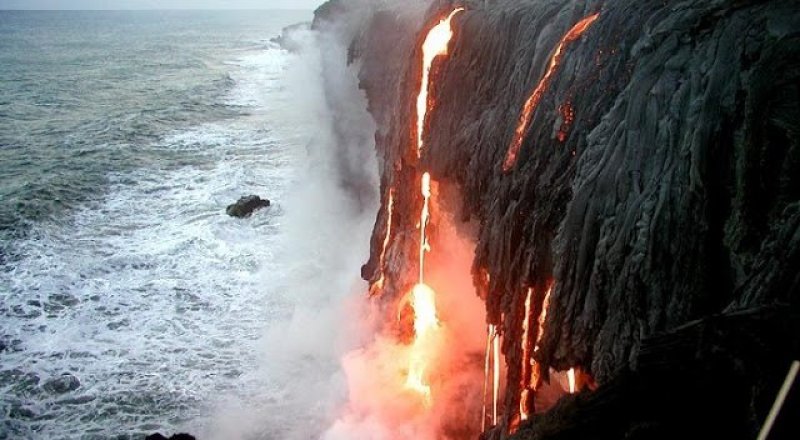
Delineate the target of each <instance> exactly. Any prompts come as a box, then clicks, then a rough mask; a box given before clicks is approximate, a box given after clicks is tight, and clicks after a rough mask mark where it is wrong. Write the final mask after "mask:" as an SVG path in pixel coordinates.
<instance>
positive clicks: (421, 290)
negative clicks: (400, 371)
mask: <svg viewBox="0 0 800 440" xmlns="http://www.w3.org/2000/svg"><path fill="white" fill-rule="evenodd" d="M422 196H423V198H424V203H423V207H422V213H421V214H420V218H419V230H420V238H419V240H420V241H419V282H418V283H417V285H415V286H414V289H413V290H412V291H411V296H412V297H411V306H412V307H413V309H414V342H413V343H412V345H411V360H410V365H409V367H408V378H407V379H406V387H407V388H409V389H412V390H415V391H417V392H418V393H420V394H422V395H423V396H424V397H425V401H426V403H427V404H430V403H431V388H430V386H429V385H428V384H427V383H426V382H425V377H424V376H425V367H426V363H427V362H426V350H425V347H427V346H428V345H429V338H430V337H431V335H432V333H433V332H435V331H436V328H437V327H438V326H439V320H438V319H437V318H436V292H434V291H433V289H431V288H430V287H429V286H428V285H426V284H425V252H427V251H428V250H429V249H430V246H429V245H428V237H427V235H426V230H427V226H428V220H429V219H430V211H429V203H430V198H431V176H430V174H428V173H425V174H423V175H422Z"/></svg>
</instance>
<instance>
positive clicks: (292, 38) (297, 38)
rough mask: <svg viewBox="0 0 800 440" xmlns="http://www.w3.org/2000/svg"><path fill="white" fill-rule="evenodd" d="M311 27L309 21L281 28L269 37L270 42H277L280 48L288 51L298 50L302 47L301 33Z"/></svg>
mask: <svg viewBox="0 0 800 440" xmlns="http://www.w3.org/2000/svg"><path fill="white" fill-rule="evenodd" d="M310 28H311V23H297V24H293V25H291V26H287V27H285V28H283V30H282V31H281V34H280V35H279V36H277V37H275V38H272V39H270V41H271V42H273V43H275V44H278V45H279V46H280V47H281V48H282V49H285V50H288V51H289V52H293V53H295V52H299V51H300V49H301V48H302V47H303V43H302V41H303V39H302V35H303V34H304V31H308V30H309V29H310Z"/></svg>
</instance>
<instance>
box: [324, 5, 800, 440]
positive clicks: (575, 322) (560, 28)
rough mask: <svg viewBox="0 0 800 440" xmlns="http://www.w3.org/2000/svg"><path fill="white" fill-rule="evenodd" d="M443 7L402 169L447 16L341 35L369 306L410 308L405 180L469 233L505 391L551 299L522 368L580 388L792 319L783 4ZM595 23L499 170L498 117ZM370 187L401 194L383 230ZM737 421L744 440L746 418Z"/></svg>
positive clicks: (381, 21) (397, 19)
mask: <svg viewBox="0 0 800 440" xmlns="http://www.w3.org/2000/svg"><path fill="white" fill-rule="evenodd" d="M459 5H463V6H465V7H466V11H465V12H463V13H461V14H459V16H458V17H457V18H456V19H455V20H454V23H455V27H456V29H455V32H456V36H455V38H454V40H453V42H452V44H451V47H450V55H449V57H448V58H447V59H446V61H444V60H442V61H438V62H436V63H435V64H434V69H433V76H434V78H435V82H434V84H433V86H432V90H431V97H432V102H433V103H435V107H434V109H433V110H432V111H431V114H430V117H429V119H428V120H427V122H426V129H425V132H424V136H425V137H426V139H427V145H428V146H429V147H428V148H427V149H426V150H425V151H424V152H423V155H422V157H421V158H420V159H417V157H416V155H415V154H414V152H413V151H412V146H413V143H412V138H413V136H414V134H413V129H412V127H413V125H414V121H413V118H414V117H415V113H414V99H415V97H416V96H415V93H416V90H418V88H419V82H420V78H419V74H418V67H417V66H418V63H419V59H420V53H419V51H420V49H419V43H420V39H421V38H422V37H421V36H420V33H421V31H422V29H424V28H425V27H426V26H429V25H430V23H431V22H433V21H434V20H435V19H436V18H438V17H439V16H441V14H442V13H443V12H444V11H446V10H450V9H452V8H453V7H454V4H452V3H450V2H445V1H439V2H434V4H433V5H431V6H430V7H429V8H428V9H427V12H426V13H425V15H424V16H420V15H419V14H414V13H406V12H403V11H404V9H403V8H402V7H392V6H383V7H376V8H375V11H374V13H372V14H371V15H370V16H371V19H370V20H367V21H366V22H364V23H363V26H362V27H361V28H360V29H359V31H358V32H355V33H354V34H353V35H354V38H353V42H352V46H351V56H352V57H353V60H354V61H355V60H357V61H358V62H359V63H361V70H360V78H361V84H362V87H363V88H364V90H365V91H366V93H367V96H368V98H369V102H370V109H369V110H370V112H371V113H372V114H373V116H374V118H375V120H376V122H377V126H378V132H377V133H376V143H377V151H378V155H379V158H380V159H381V163H382V170H381V171H382V174H381V194H382V201H383V203H382V209H381V210H380V212H379V213H378V215H377V220H376V227H375V231H374V235H373V242H372V248H373V252H372V258H371V259H370V261H369V262H367V264H366V265H365V267H364V270H363V275H364V277H365V278H366V279H368V280H371V281H375V280H376V279H377V278H378V277H379V276H380V274H381V273H384V272H385V274H386V275H387V276H386V289H385V291H386V292H387V293H386V294H387V295H389V296H391V295H395V296H396V295H399V294H400V292H404V291H406V290H407V289H408V288H409V287H410V284H411V283H412V280H410V279H409V276H407V275H405V274H406V273H408V272H409V270H408V267H407V266H408V264H409V262H413V261H415V259H414V257H413V254H414V252H415V249H416V246H418V244H419V243H418V242H417V241H415V240H418V239H417V237H416V233H415V232H414V230H415V222H416V220H417V219H416V218H415V217H413V216H410V217H409V216H406V217H403V216H402V215H401V214H398V213H402V212H418V209H419V203H420V201H419V200H418V197H415V196H416V194H418V187H419V183H418V182H419V176H420V174H421V171H422V170H423V169H425V170H430V172H431V174H432V176H433V178H434V179H435V180H436V181H438V182H440V183H441V184H442V186H443V188H444V189H443V193H447V194H454V196H453V197H452V200H451V201H450V202H449V205H448V206H451V207H453V206H454V207H455V208H451V209H457V210H458V211H459V212H458V215H459V217H460V218H461V219H463V220H464V221H465V222H466V221H470V222H472V223H474V224H476V225H477V233H476V237H475V238H476V240H477V250H476V254H475V260H474V261H475V262H474V275H475V278H476V284H477V287H478V291H479V294H481V295H482V296H483V297H484V298H485V300H486V308H487V316H488V320H489V322H490V323H493V324H498V325H501V326H502V327H501V328H502V329H503V334H504V344H503V354H504V355H505V358H506V362H507V364H508V365H509V368H508V372H507V380H506V382H507V383H508V384H517V383H520V380H521V377H520V375H521V374H523V372H522V371H521V370H520V368H518V367H515V366H518V365H521V364H522V362H521V356H522V350H521V348H520V347H521V338H522V330H521V329H522V321H523V320H524V319H526V316H525V315H524V310H525V309H524V306H523V303H524V301H525V299H526V295H527V292H528V289H532V292H534V293H533V303H534V306H533V308H532V310H531V312H530V313H532V314H534V316H538V315H539V313H540V311H541V308H542V303H543V299H544V295H545V292H547V290H548V289H549V288H551V287H552V293H551V295H550V305H549V308H548V311H547V318H546V321H545V329H546V331H545V332H544V334H543V338H542V341H541V347H540V350H538V351H537V352H536V354H535V358H536V360H537V361H538V362H540V363H542V364H543V365H546V366H549V367H552V368H554V369H556V370H564V369H567V368H571V367H580V368H581V369H582V370H583V371H586V372H587V373H589V374H591V375H592V376H593V377H594V379H595V380H596V381H597V383H598V384H600V385H601V389H603V388H602V386H603V385H604V384H605V385H609V384H612V383H614V382H615V381H617V380H619V378H620V377H622V376H623V375H625V374H628V372H631V371H632V372H637V371H638V370H640V369H641V365H640V362H641V361H642V347H643V344H644V345H645V346H649V345H648V344H650V342H648V341H656V340H657V338H658V337H663V335H665V334H669V332H671V331H673V330H674V329H676V328H679V327H680V326H682V325H684V324H686V323H689V322H693V321H694V320H697V319H701V318H704V317H709V316H712V315H716V314H720V313H723V312H726V313H737V311H740V310H745V309H756V308H759V307H762V306H774V305H776V304H782V305H786V306H787V308H781V310H783V312H781V313H789V314H792V313H794V314H796V313H797V311H798V299H800V295H798V290H799V289H800V9H799V8H798V7H797V4H796V2H795V1H792V0H785V1H782V0H774V1H755V0H753V1H747V0H739V1H733V0H729V1H723V0H685V1H673V0H669V1H664V0H618V1H613V2H601V1H577V0H530V1H523V2H520V1H511V0H508V1H505V0H497V1H466V2H460V3H459ZM337 8H342V10H346V9H347V2H339V3H338V6H337ZM330 9H332V8H330V7H329V8H328V10H330ZM328 13H329V12H326V11H321V12H320V14H319V15H318V21H319V22H324V21H325V20H326V16H327V15H326V14H328ZM595 13H599V17H598V18H597V20H596V21H595V22H594V23H593V24H592V26H591V27H589V28H588V29H587V30H586V31H585V32H584V33H583V35H582V36H580V38H578V39H576V40H575V41H572V42H571V43H569V44H568V45H565V46H564V47H563V53H562V55H563V56H562V57H561V59H560V63H559V64H558V65H557V66H556V67H555V69H554V70H553V74H552V76H551V77H550V78H549V80H548V81H546V83H545V87H544V88H543V90H542V92H543V93H542V94H541V97H540V100H539V101H538V105H537V106H536V107H535V108H534V109H533V113H532V117H531V120H530V129H529V130H528V131H527V133H526V134H525V136H524V138H523V140H522V144H521V147H520V150H519V154H518V156H517V160H516V162H515V163H514V164H513V166H512V167H510V169H508V170H504V169H503V163H504V161H505V160H506V156H507V152H508V148H509V145H510V143H511V140H512V138H513V135H514V131H515V129H516V128H517V124H518V119H519V115H520V111H521V109H522V107H523V104H524V103H525V101H526V100H527V99H528V97H529V96H530V94H531V92H532V91H533V90H534V89H535V88H536V87H537V85H538V84H539V83H540V82H541V79H542V78H543V77H544V76H545V75H546V72H547V71H548V69H549V68H550V66H549V65H550V63H551V60H552V59H553V55H554V51H555V50H556V48H557V46H558V45H559V41H560V40H561V39H562V37H563V36H564V35H565V33H567V31H568V30H570V28H571V27H572V26H573V25H575V23H577V22H578V21H580V20H581V19H583V18H585V17H588V16H590V15H592V14H595ZM392 188H403V191H397V192H395V193H394V194H393V195H394V199H393V204H394V206H395V208H396V209H395V211H394V213H392V212H390V211H389V209H388V205H389V194H390V192H391V189H392ZM398 207H399V208H398ZM390 215H392V216H393V218H392V220H393V229H392V231H390V232H391V233H390V235H391V241H390V244H389V246H388V248H387V249H386V252H385V256H383V257H381V248H382V244H383V243H384V237H385V236H386V234H387V227H386V225H387V220H388V217H389V216H390ZM412 269H413V268H412ZM410 272H412V273H413V270H411V271H410ZM487 274H488V276H486V275H487ZM781 316H784V315H781ZM482 324H483V323H476V325H482ZM723 333H724V332H723ZM685 334H686V333H685V332H684V333H681V335H683V336H681V337H685ZM773 336H774V334H773ZM676 337H677V336H676ZM779 337H783V338H785V339H782V340H781V341H775V342H774V344H776V345H781V346H782V347H784V348H785V349H777V354H774V356H772V357H771V358H770V359H772V360H774V362H775V365H781V367H780V368H783V364H782V362H784V361H785V360H786V359H788V358H790V357H791V356H797V351H796V350H797V343H796V341H797V338H798V335H797V334H796V333H795V334H788V335H787V334H781V336H779ZM653 338H656V339H653ZM726 340H727V339H726ZM729 342H730V341H729ZM730 344H734V345H735V342H730ZM770 344H771V343H770V342H764V344H762V345H766V346H769V345H770ZM656 346H658V344H656ZM773 348H775V347H773ZM712 351H713V350H712ZM774 352H775V350H772V351H770V353H774ZM741 356H743V357H745V358H746V357H747V356H755V354H753V353H752V352H751V353H750V354H749V355H748V354H743V355H741ZM645 359H647V358H645ZM649 359H652V357H651V358H649ZM662 373H663V370H662ZM748 377H750V376H748ZM748 380H749V379H748ZM752 381H755V382H757V380H756V379H752ZM755 382H753V383H755ZM762 382H763V381H762ZM759 383H761V382H759ZM751 385H752V384H751ZM752 386H756V385H752ZM759 386H760V385H759ZM751 400H752V399H751ZM762 400H763V399H762ZM745 401H747V399H745ZM748 405H751V406H752V407H753V408H751V410H752V411H750V412H749V413H748V414H749V416H748V417H750V418H752V420H750V422H749V424H746V425H747V427H748V429H750V430H753V429H756V428H757V426H758V424H759V423H760V422H759V421H758V420H757V417H758V416H760V415H761V413H763V411H764V409H763V408H764V406H765V402H764V401H759V402H758V404H754V403H752V402H751V404H748ZM518 407H519V394H518V393H515V392H506V393H505V400H504V405H503V408H504V411H503V413H504V414H505V418H504V420H503V423H502V426H501V427H500V428H499V429H498V430H497V433H496V435H501V433H503V435H504V433H505V432H507V430H508V428H509V426H510V425H511V424H512V423H513V419H514V414H516V411H517V410H516V408H518ZM745 412H747V411H745ZM520 432H521V433H523V432H525V431H524V430H522V431H520ZM528 434H529V435H533V434H531V433H530V432H529V433H528ZM536 435H539V434H536ZM537 438H538V437H537ZM609 438H613V436H611V437H609Z"/></svg>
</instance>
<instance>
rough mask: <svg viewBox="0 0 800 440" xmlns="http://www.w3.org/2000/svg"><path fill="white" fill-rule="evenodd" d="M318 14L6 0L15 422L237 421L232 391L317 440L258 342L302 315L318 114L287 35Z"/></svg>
mask: <svg viewBox="0 0 800 440" xmlns="http://www.w3.org/2000/svg"><path fill="white" fill-rule="evenodd" d="M310 18H311V13H310V12H275V11H258V12H253V11H246V12H217V11H215V12H0V439H27V438H31V439H33V438H36V439H40V438H41V439H62V438H63V439H73V438H98V439H99V438H140V437H141V436H142V435H143V434H144V433H152V432H155V431H159V430H160V431H163V432H175V431H177V430H195V431H194V432H196V433H197V432H207V433H214V432H217V433H220V432H226V431H225V429H223V428H219V427H216V425H218V424H219V423H218V422H217V421H215V419H216V418H219V417H221V416H220V414H224V413H225V412H234V413H235V412H237V411H236V410H235V409H230V408H224V406H223V405H222V404H221V403H220V402H221V401H222V400H226V401H228V402H236V403H237V405H239V407H241V408H245V409H243V411H249V412H251V413H252V415H251V416H250V417H252V418H253V419H259V420H260V421H261V422H263V424H264V426H266V427H262V428H257V429H256V428H254V429H256V430H258V429H260V433H261V434H259V435H255V437H254V438H256V437H257V438H292V436H294V437H295V438H301V437H305V438H309V437H308V434H306V433H305V432H304V433H303V434H297V431H294V432H295V433H294V434H292V435H288V434H287V435H281V433H286V432H288V431H286V430H285V429H284V428H282V427H281V426H282V425H281V423H278V422H279V421H283V422H282V423H283V424H284V425H285V424H291V423H290V422H286V420H287V419H290V418H291V417H294V416H296V415H297V414H296V410H294V409H291V408H287V407H286V406H285V404H284V403H285V402H286V401H287V399H288V400H292V399H295V400H296V401H297V402H298V405H300V404H301V403H300V402H302V405H304V407H308V406H309V404H308V402H307V401H308V399H305V398H304V397H302V396H294V397H293V396H292V390H291V389H289V388H286V386H285V384H282V383H279V382H281V381H285V380H286V376H285V374H284V375H283V376H278V375H272V376H271V375H270V374H268V373H264V372H263V370H264V368H263V365H262V366H259V364H261V363H263V359H262V358H263V352H264V350H263V349H260V348H259V347H260V346H261V345H263V344H264V338H265V332H266V333H267V334H269V332H268V331H267V330H265V323H269V322H278V321H281V320H287V319H291V316H292V315H293V314H296V313H297V307H296V305H295V303H294V302H293V299H292V294H293V292H288V291H287V289H286V288H285V286H286V283H287V281H286V280H285V279H278V280H277V281H276V280H275V274H279V273H284V272H286V271H287V269H286V268H285V267H284V266H283V265H284V264H285V262H284V261H282V257H281V258H279V257H278V256H280V255H283V254H285V252H283V251H282V249H283V248H284V247H285V242H282V241H281V237H282V235H283V234H284V227H285V223H284V215H285V209H284V206H285V203H284V202H285V199H286V197H287V194H289V193H290V190H291V187H292V186H293V185H294V184H295V182H296V179H297V176H296V170H297V168H298V163H299V162H300V161H302V160H303V159H302V158H303V157H304V154H306V147H307V144H308V142H309V141H310V139H311V138H312V137H313V136H315V134H314V133H315V131H316V130H317V124H318V122H317V121H314V120H313V119H312V118H302V117H296V114H297V112H293V111H290V110H291V108H292V106H293V105H294V101H295V98H294V97H293V96H292V94H291V93H290V91H289V90H287V87H286V80H287V78H286V76H287V75H289V73H287V72H289V71H290V70H289V66H290V65H291V63H292V62H293V57H296V55H293V54H290V53H288V52H286V51H284V50H282V49H281V48H279V47H278V46H277V45H275V44H273V43H271V42H270V38H272V37H274V36H276V35H278V34H279V33H280V30H281V29H282V27H284V26H287V25H290V24H293V23H297V22H301V21H307V20H310ZM251 193H253V194H259V195H262V196H265V197H267V198H270V199H272V200H273V202H274V203H273V206H272V207H271V208H269V209H266V210H262V211H259V212H257V213H256V214H255V215H253V217H251V218H249V219H246V220H238V219H233V218H230V217H228V216H226V215H225V214H224V209H225V206H226V205H227V204H229V203H232V202H233V201H235V200H236V199H237V198H238V197H239V196H241V195H245V194H251ZM315 258H317V260H319V259H320V257H319V256H317V257H315ZM354 261H357V259H355V260H354ZM354 264H355V263H354ZM348 269H349V268H348ZM302 270H308V269H307V268H306V269H302ZM302 270H301V272H302ZM356 273H357V272H356ZM314 319H316V318H314ZM312 352H313V350H311V349H309V353H312ZM273 354H274V353H273ZM292 359H293V360H292V361H291V362H296V359H295V358H292ZM324 362H328V364H325V365H327V366H321V365H322V364H321V363H324ZM331 362H332V361H331ZM331 362H329V361H323V360H319V359H311V360H309V362H308V365H306V366H305V367H303V366H298V367H297V369H299V370H302V369H303V368H305V369H308V370H314V371H317V370H319V371H322V370H325V369H328V370H331V371H333V370H335V368H336V367H335V365H332V364H331ZM254 371H262V372H261V373H258V374H255V373H253V372H254ZM296 371H298V370H295V372H296ZM321 380H322V379H321ZM221 396H227V397H225V398H224V399H223V398H222V397H221ZM248 402H256V403H253V404H252V405H251V404H248ZM323 404H324V402H322V403H320V402H315V401H314V399H312V402H311V406H312V408H311V409H310V411H312V412H314V413H320V412H321V411H322V410H320V409H318V408H313V406H314V405H323ZM234 407H236V406H235V405H234ZM248 407H249V408H250V409H247V408H248ZM252 408H256V409H252ZM288 410H292V411H295V414H286V411H288ZM241 414H242V413H240V414H239V415H241ZM234 423H246V424H251V423H253V422H252V420H247V421H241V420H239V421H238V422H234ZM270 426H271V427H272V428H269V427H270ZM226 429H228V430H229V431H230V429H229V428H226ZM269 429H273V431H269ZM282 429H283V431H282ZM287 429H288V428H287ZM235 431H237V432H240V433H241V432H244V431H248V430H247V429H244V428H242V427H239V429H238V430H235ZM218 435H222V434H218ZM237 435H238V434H237ZM234 437H235V436H232V437H230V438H234Z"/></svg>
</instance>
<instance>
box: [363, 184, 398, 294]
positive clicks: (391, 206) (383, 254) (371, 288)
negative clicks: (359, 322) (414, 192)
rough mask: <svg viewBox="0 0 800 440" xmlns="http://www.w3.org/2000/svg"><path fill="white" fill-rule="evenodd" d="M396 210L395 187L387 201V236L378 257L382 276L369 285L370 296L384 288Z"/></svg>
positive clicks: (390, 190)
mask: <svg viewBox="0 0 800 440" xmlns="http://www.w3.org/2000/svg"><path fill="white" fill-rule="evenodd" d="M393 211H394V188H389V200H388V202H387V203H386V236H385V237H384V238H383V247H381V255H380V257H379V259H378V264H379V268H380V277H379V278H378V280H377V281H375V283H373V284H372V285H371V286H369V294H370V296H374V295H376V294H377V293H378V292H380V291H381V290H383V283H384V278H385V277H384V268H383V265H384V261H385V259H386V248H387V247H389V241H390V239H391V237H392V214H393Z"/></svg>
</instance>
